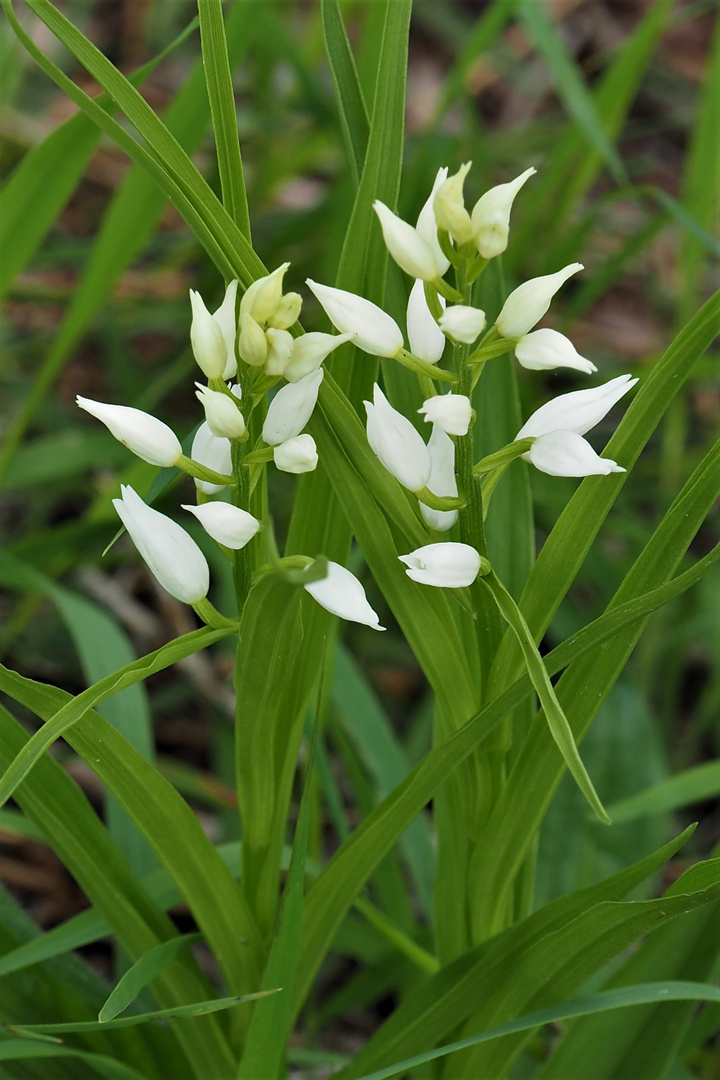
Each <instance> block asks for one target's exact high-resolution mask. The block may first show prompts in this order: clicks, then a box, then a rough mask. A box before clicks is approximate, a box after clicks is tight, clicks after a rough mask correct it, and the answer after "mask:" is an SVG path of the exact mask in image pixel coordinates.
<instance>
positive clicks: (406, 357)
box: [393, 349, 457, 383]
mask: <svg viewBox="0 0 720 1080" xmlns="http://www.w3.org/2000/svg"><path fill="white" fill-rule="evenodd" d="M393 359H394V360H397V362H398V364H402V366H403V367H406V368H409V369H410V371H414V372H415V373H416V374H417V375H427V376H428V378H431V379H439V380H440V382H449V383H454V382H457V376H456V375H453V373H452V371H443V370H442V368H438V367H436V366H435V364H431V363H430V362H429V361H428V360H421V359H420V357H419V356H413V354H412V353H411V352H408V351H407V349H401V350H400V352H398V353H396V354H395V356H394V357H393Z"/></svg>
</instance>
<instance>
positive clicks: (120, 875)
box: [0, 676, 230, 1076]
mask: <svg viewBox="0 0 720 1080" xmlns="http://www.w3.org/2000/svg"><path fill="white" fill-rule="evenodd" d="M23 682H24V681H23V680H22V678H21V676H13V677H12V679H11V681H10V685H7V684H5V683H3V690H4V691H9V692H10V693H11V695H12V696H16V697H18V696H19V697H21V698H22V699H24V703H25V704H26V705H27V706H28V707H30V708H34V707H35V706H37V705H38V704H39V701H38V699H39V700H44V701H47V699H48V698H53V696H55V703H53V704H50V705H49V712H50V714H52V713H53V712H54V711H55V709H56V707H57V695H59V696H60V697H61V699H62V698H63V697H64V698H68V697H69V695H67V694H65V695H63V694H62V693H61V692H60V691H57V692H53V691H52V689H51V688H49V687H45V686H39V685H38V689H37V690H33V689H31V688H32V684H31V683H30V684H29V686H28V685H27V684H26V685H23ZM28 683H29V680H28ZM94 721H95V723H96V725H97V726H99V727H100V728H101V729H102V728H105V729H106V731H107V732H108V733H110V736H111V740H112V738H115V739H120V736H119V735H117V733H116V732H115V731H114V729H113V728H112V727H111V726H110V725H109V724H107V722H106V721H103V720H102V719H101V718H100V717H99V716H95V718H94ZM81 723H82V722H81ZM0 732H1V737H0V764H3V765H4V764H6V763H7V762H8V761H9V760H11V758H12V757H13V755H14V754H16V753H17V751H18V749H19V748H20V747H21V746H22V745H23V744H24V743H25V742H27V733H26V732H25V731H24V729H23V728H22V727H21V725H20V724H19V723H18V722H17V721H16V720H15V719H14V718H13V717H12V716H11V714H10V713H9V712H8V711H7V709H5V708H3V707H2V706H0ZM102 735H103V732H102V730H101V732H100V745H99V748H98V747H97V746H96V748H95V754H94V758H95V759H97V757H98V750H99V752H100V753H103V754H104V753H105V747H104V746H103V742H104V740H103V738H102ZM138 760H140V761H141V762H142V764H143V766H144V767H145V768H146V769H148V770H150V772H152V771H153V770H152V769H151V767H150V766H149V765H148V764H147V763H146V762H144V761H143V759H142V758H138ZM15 797H16V799H17V801H18V804H19V805H20V807H21V808H22V810H23V812H24V813H25V814H26V815H27V816H28V818H29V819H30V820H31V821H32V822H34V823H35V824H36V825H37V826H38V827H39V828H40V829H42V831H43V833H44V834H45V838H46V841H47V842H48V843H50V844H51V845H52V848H53V850H54V851H55V852H56V853H57V855H58V857H59V858H60V859H61V860H62V862H63V864H64V865H65V866H66V867H67V869H68V871H69V873H71V874H72V875H73V877H74V878H75V879H76V881H77V882H78V884H79V885H80V887H81V888H82V889H83V892H84V893H85V895H86V896H87V897H88V899H89V900H90V902H91V903H92V904H94V905H95V907H96V911H95V912H93V913H92V919H91V922H92V920H95V923H96V928H98V929H99V930H100V935H102V933H107V932H109V931H112V932H113V933H114V934H115V935H116V937H117V940H118V942H119V944H120V945H121V946H122V948H123V949H124V951H125V952H126V953H127V954H128V955H129V956H130V958H131V959H137V958H139V957H140V956H142V955H143V953H145V952H147V951H148V950H149V949H152V948H153V947H154V946H155V945H157V944H158V943H159V942H160V941H162V940H164V939H168V938H171V937H172V936H173V935H174V927H173V925H172V922H171V921H170V920H169V919H168V918H167V917H166V916H165V915H163V914H162V911H161V910H160V909H159V908H158V907H157V906H156V904H155V903H153V902H152V901H151V900H150V899H149V898H148V895H147V894H146V892H145V890H144V889H143V887H142V886H141V885H140V884H139V882H138V880H137V878H136V877H135V875H134V874H133V873H132V872H131V871H130V869H129V867H128V866H127V863H126V862H125V860H124V858H123V857H122V855H121V853H120V851H119V850H118V848H117V846H116V845H115V844H114V842H113V840H112V838H111V837H110V835H109V834H108V832H107V830H106V829H105V827H104V826H103V824H102V822H101V821H100V819H99V818H98V816H97V814H96V812H95V811H94V809H93V808H92V807H91V806H90V804H89V802H88V800H87V799H86V798H85V796H84V795H83V794H82V792H81V791H80V789H79V788H78V786H77V784H75V782H74V781H73V780H71V779H70V777H69V776H68V775H67V774H66V773H65V772H64V771H63V769H62V768H61V767H60V766H59V765H58V764H57V762H55V761H54V760H53V759H52V758H50V757H49V756H45V757H43V758H42V759H41V761H39V762H38V764H37V767H36V769H35V770H33V772H32V773H30V775H29V776H28V777H27V778H26V780H25V782H24V783H23V784H22V786H21V787H20V788H19V789H18V791H17V793H16V796H15ZM136 797H137V798H138V799H140V800H142V799H145V798H146V797H147V796H146V792H145V790H144V789H143V788H142V787H141V788H140V792H139V793H136ZM180 801H181V802H182V800H180ZM187 813H188V815H189V816H190V818H191V819H192V818H193V815H192V813H191V812H190V811H189V810H187ZM161 824H162V823H161ZM186 857H187V856H186ZM98 916H100V919H99V927H98V926H97V922H98ZM103 919H104V920H105V922H103ZM58 937H59V938H60V941H59V945H60V946H63V947H64V946H65V945H68V946H72V945H73V944H82V943H84V941H85V940H87V938H86V936H85V937H83V936H82V935H74V936H73V929H72V927H71V928H70V930H69V931H61V932H60V933H59V934H58V935H56V936H55V939H54V942H53V941H52V940H50V942H49V943H50V945H51V949H50V951H48V948H47V943H48V939H47V937H46V936H42V937H38V938H37V939H36V940H35V941H30V942H27V943H25V944H24V945H21V946H19V947H18V948H16V949H15V950H14V953H15V955H16V958H19V960H20V964H19V965H18V962H17V959H16V961H15V963H14V964H13V963H12V962H11V963H9V964H7V965H6V967H5V969H4V970H3V969H0V972H2V974H8V973H9V972H12V971H17V970H19V969H20V967H22V966H25V963H26V962H27V961H29V962H31V963H37V962H39V961H41V960H44V959H47V958H48V957H52V956H56V955H58V941H57V938H58ZM90 940H94V938H93V937H91V938H90ZM53 945H54V947H52V946H53ZM208 991H209V986H208V984H207V981H206V980H205V979H204V978H203V977H202V976H201V975H200V972H199V970H198V968H197V965H196V964H195V962H194V960H190V959H189V960H188V961H187V962H186V963H185V964H184V965H183V967H182V968H181V969H179V968H178V967H176V968H175V969H174V971H173V975H172V979H167V978H166V976H165V974H164V973H161V974H160V977H159V978H158V980H157V982H156V983H155V985H154V986H153V993H154V994H155V996H156V998H157V1000H158V1002H159V1003H160V1004H161V1005H162V1006H163V1007H166V1006H167V1007H169V1006H175V1005H182V1004H186V1003H187V1002H188V1001H196V1000H198V999H199V998H202V997H204V996H205V995H207V993H208ZM174 1034H175V1036H176V1038H177V1039H178V1041H179V1043H180V1045H181V1046H182V1048H183V1050H184V1051H185V1054H186V1056H187V1059H188V1061H190V1062H192V1063H193V1064H194V1066H195V1069H196V1070H197V1072H198V1076H201V1075H202V1069H203V1068H208V1067H209V1063H212V1066H211V1067H212V1068H213V1069H215V1070H216V1071H217V1072H218V1075H219V1076H225V1075H229V1073H228V1064H229V1062H230V1052H229V1047H228V1045H227V1043H226V1041H225V1038H224V1036H223V1034H222V1033H221V1031H220V1029H219V1028H218V1027H217V1024H216V1022H215V1021H214V1020H197V1021H194V1022H193V1023H192V1024H189V1025H185V1026H184V1027H181V1028H179V1029H175V1031H174Z"/></svg>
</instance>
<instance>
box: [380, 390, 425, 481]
mask: <svg viewBox="0 0 720 1080" xmlns="http://www.w3.org/2000/svg"><path fill="white" fill-rule="evenodd" d="M365 409H366V411H367V437H368V442H369V443H370V447H371V449H372V450H373V452H374V453H375V454H376V456H377V457H378V458H379V460H380V462H381V463H382V464H383V465H384V466H385V468H386V469H387V471H388V472H389V473H391V475H392V476H394V477H395V479H396V480H397V481H398V482H399V483H400V484H402V486H403V487H404V488H407V490H408V491H421V490H422V489H423V488H424V487H426V486H427V482H428V479H429V478H430V455H429V453H428V449H427V447H426V446H425V443H424V442H423V440H422V437H421V436H420V434H419V433H418V432H417V431H416V430H415V428H414V427H413V425H412V424H411V423H410V421H409V420H408V419H407V417H405V416H403V415H402V413H399V412H398V411H397V409H393V407H392V405H391V404H390V402H389V401H388V400H387V398H386V397H385V395H384V394H383V392H382V390H381V389H380V387H379V386H378V384H377V383H375V386H374V388H373V401H372V403H371V402H369V401H366V402H365Z"/></svg>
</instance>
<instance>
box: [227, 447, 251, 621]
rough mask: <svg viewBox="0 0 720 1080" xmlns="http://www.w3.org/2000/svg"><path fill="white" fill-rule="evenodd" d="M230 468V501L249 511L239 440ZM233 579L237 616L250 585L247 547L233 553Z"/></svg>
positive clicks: (242, 454)
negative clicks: (233, 479) (234, 479)
mask: <svg viewBox="0 0 720 1080" xmlns="http://www.w3.org/2000/svg"><path fill="white" fill-rule="evenodd" d="M230 445H231V448H232V466H233V473H234V475H235V477H236V482H235V487H234V488H233V489H232V499H233V503H234V505H235V506H239V507H240V509H241V510H249V509H250V473H249V471H248V469H247V468H246V466H245V464H244V455H245V444H244V443H241V442H240V440H239V439H233V440H232V442H231V444H230ZM233 579H234V582H235V596H236V597H237V609H238V616H240V615H242V610H243V608H244V606H245V601H246V600H247V595H248V593H249V592H250V586H251V585H252V559H251V557H250V549H249V546H248V545H246V546H245V547H243V548H240V550H239V551H234V552H233Z"/></svg>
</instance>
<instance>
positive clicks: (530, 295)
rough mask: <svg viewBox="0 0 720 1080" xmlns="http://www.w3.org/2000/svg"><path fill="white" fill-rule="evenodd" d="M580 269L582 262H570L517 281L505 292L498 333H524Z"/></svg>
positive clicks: (509, 335) (514, 336)
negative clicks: (523, 280)
mask: <svg viewBox="0 0 720 1080" xmlns="http://www.w3.org/2000/svg"><path fill="white" fill-rule="evenodd" d="M582 269H583V265H582V263H570V265H569V266H565V267H563V269H562V270H558V271H557V273H555V274H546V275H545V276H544V277H537V278H532V279H531V280H530V281H525V282H523V284H522V285H518V287H517V289H515V291H514V292H511V293H510V295H509V296H508V298H507V300H506V301H505V303H504V304H503V309H502V311H501V312H500V314H499V315H498V317H497V321H496V323H495V326H496V327H497V329H498V331H499V333H500V334H501V335H502V336H503V337H504V338H509V339H510V340H511V341H512V340H516V339H517V338H521V337H523V336H524V335H525V334H527V333H528V331H530V330H532V328H533V326H535V324H536V323H538V322H540V320H541V319H542V317H543V315H544V314H545V312H546V311H547V309H548V308H549V307H550V302H551V300H552V298H553V296H554V295H555V293H556V292H557V291H558V289H559V288H560V287H561V286H562V285H563V284H564V283H565V282H566V281H567V279H568V278H569V277H572V276H573V274H577V272H578V270H582Z"/></svg>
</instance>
